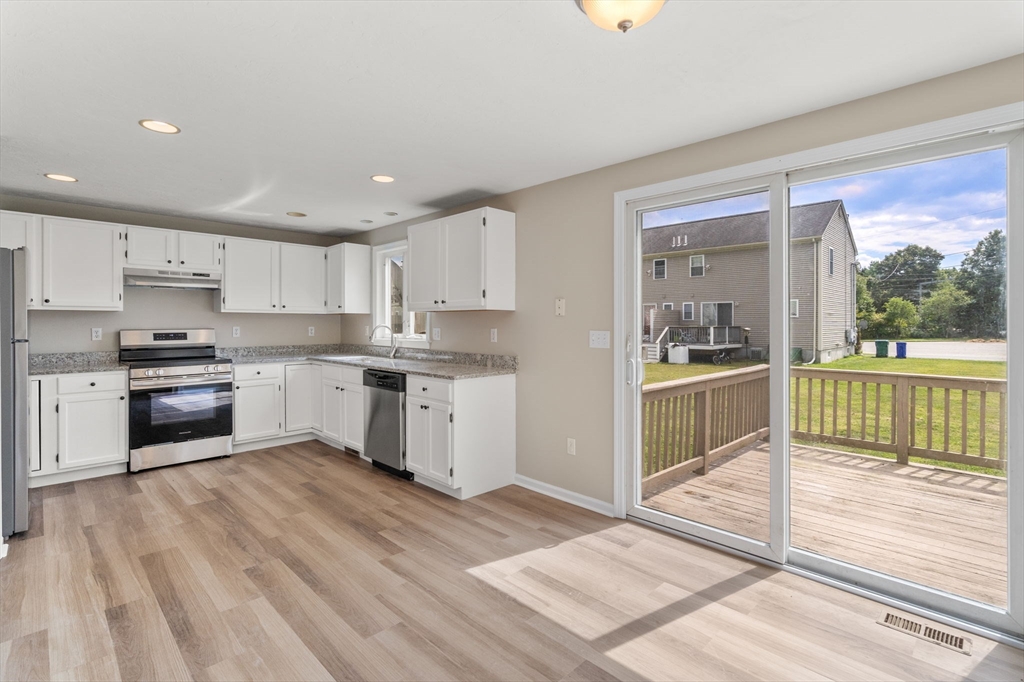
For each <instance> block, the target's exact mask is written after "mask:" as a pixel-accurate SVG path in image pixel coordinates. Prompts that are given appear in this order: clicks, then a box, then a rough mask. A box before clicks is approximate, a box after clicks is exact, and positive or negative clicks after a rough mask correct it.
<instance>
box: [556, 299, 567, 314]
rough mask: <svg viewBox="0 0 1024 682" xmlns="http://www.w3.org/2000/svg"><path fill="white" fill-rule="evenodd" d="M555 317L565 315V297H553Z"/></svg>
mask: <svg viewBox="0 0 1024 682" xmlns="http://www.w3.org/2000/svg"><path fill="white" fill-rule="evenodd" d="M555 317H565V299H564V298H556V299H555Z"/></svg>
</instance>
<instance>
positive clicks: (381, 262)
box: [372, 241, 430, 348]
mask: <svg viewBox="0 0 1024 682" xmlns="http://www.w3.org/2000/svg"><path fill="white" fill-rule="evenodd" d="M408 251H409V247H408V244H407V242H404V241H402V242H395V243H393V244H387V245H385V246H379V247H375V248H374V250H373V285H374V286H373V301H374V304H373V326H374V327H377V326H378V325H387V326H388V327H390V328H391V330H392V331H393V332H394V334H395V336H396V337H397V338H398V345H400V346H411V347H414V348H429V347H430V341H429V339H428V338H427V328H428V326H429V316H428V314H427V313H413V312H409V307H408V301H407V298H408V297H407V295H406V292H407V290H408V286H407V281H406V280H407V278H406V268H405V261H406V258H407V256H408ZM372 341H373V343H374V344H380V345H385V344H387V345H390V343H391V337H390V335H389V334H388V331H387V330H386V329H384V328H381V329H378V330H377V331H376V332H374V335H373V339H372Z"/></svg>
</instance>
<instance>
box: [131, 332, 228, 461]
mask: <svg viewBox="0 0 1024 682" xmlns="http://www.w3.org/2000/svg"><path fill="white" fill-rule="evenodd" d="M216 341H217V338H216V334H215V332H214V330H212V329H125V330H122V331H121V352H120V358H121V362H125V363H128V368H129V369H128V379H129V384H128V388H129V405H128V452H129V461H128V469H129V470H130V471H142V470H143V469H151V468H153V467H159V466H165V465H168V464H180V463H182V462H191V461H194V460H197V459H208V458H210V457H226V456H227V455H230V454H231V428H232V394H231V359H230V358H218V357H217V349H216Z"/></svg>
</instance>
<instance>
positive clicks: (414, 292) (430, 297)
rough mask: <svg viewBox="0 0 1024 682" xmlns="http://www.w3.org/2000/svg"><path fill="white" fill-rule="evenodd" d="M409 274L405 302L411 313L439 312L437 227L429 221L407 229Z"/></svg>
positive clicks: (438, 238) (439, 275) (439, 254)
mask: <svg viewBox="0 0 1024 682" xmlns="http://www.w3.org/2000/svg"><path fill="white" fill-rule="evenodd" d="M408 240H409V251H408V253H407V255H406V261H405V262H406V267H407V268H408V272H409V275H408V276H409V279H408V286H409V291H408V292H407V293H406V300H407V301H408V304H409V309H410V310H414V311H422V310H439V309H440V308H441V223H440V221H437V220H435V221H432V222H429V223H423V224H422V225H413V226H411V227H410V228H409V237H408Z"/></svg>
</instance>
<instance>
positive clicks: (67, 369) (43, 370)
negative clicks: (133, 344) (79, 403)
mask: <svg viewBox="0 0 1024 682" xmlns="http://www.w3.org/2000/svg"><path fill="white" fill-rule="evenodd" d="M127 369H128V365H122V364H121V363H120V362H99V363H95V364H88V363H87V364H80V363H77V362H67V363H63V364H52V365H46V366H44V367H31V368H29V371H28V373H29V375H30V376H45V375H48V374H87V373H89V372H124V371H126V370H127Z"/></svg>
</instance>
